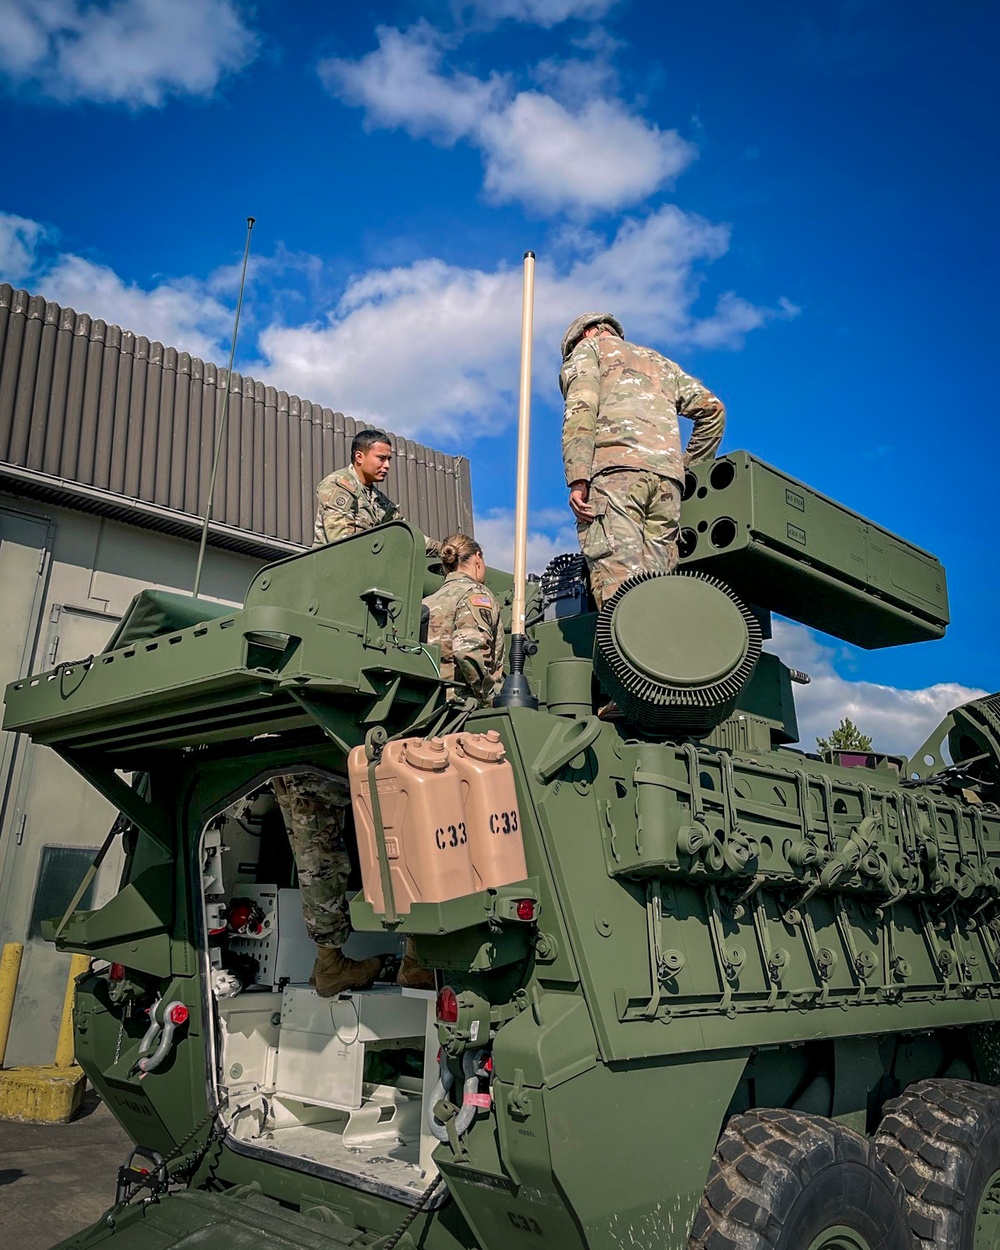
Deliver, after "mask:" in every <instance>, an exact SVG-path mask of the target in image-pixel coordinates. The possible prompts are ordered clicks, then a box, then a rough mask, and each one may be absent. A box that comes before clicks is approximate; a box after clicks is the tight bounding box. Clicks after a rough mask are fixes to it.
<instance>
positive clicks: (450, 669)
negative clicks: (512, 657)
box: [424, 534, 505, 707]
mask: <svg viewBox="0 0 1000 1250" xmlns="http://www.w3.org/2000/svg"><path fill="white" fill-rule="evenodd" d="M440 554H441V563H442V564H443V565H444V569H445V579H444V583H443V584H442V585H441V586H440V587H439V588H438V589H437V590H435V591H434V593H433V594H432V595H428V596H427V598H426V599H425V600H424V603H425V604H426V606H427V607H428V608H429V610H430V614H431V617H430V624H429V626H428V630H427V641H428V642H436V643H437V644H438V645H439V646H440V648H441V676H442V677H444V678H446V679H447V680H448V681H455V682H459V683H461V684H460V687H459V691H458V693H459V695H460V696H462V697H464V696H466V695H471V696H472V697H473V698H474V699H476V700H477V702H478V703H479V705H480V706H481V707H485V706H486V705H487V704H489V703H491V702H492V700H493V696H494V694H496V692H497V691H498V690H499V689H500V686H501V685H502V683H503V660H504V643H505V640H504V632H503V622H502V621H501V619H500V604H499V603H498V602H497V599H496V596H495V595H494V594H493V592H492V591H491V590H490V589H489V587H488V586H486V585H484V580H485V577H486V561H485V560H484V559H483V549H482V547H480V545H479V543H477V542H476V540H475V539H474V538H470V537H469V535H468V534H452V535H451V537H450V538H446V539H445V540H444V542H443V543H442V544H441V553H440ZM449 696H450V697H454V694H453V692H451V691H449Z"/></svg>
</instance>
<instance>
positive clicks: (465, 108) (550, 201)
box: [319, 22, 696, 215]
mask: <svg viewBox="0 0 1000 1250" xmlns="http://www.w3.org/2000/svg"><path fill="white" fill-rule="evenodd" d="M376 34H377V36H378V41H379V46H378V47H377V48H376V49H375V51H373V52H369V53H368V54H367V55H366V56H364V57H362V58H360V60H357V61H350V60H344V59H331V60H327V61H324V62H322V64H321V65H320V67H319V74H320V78H321V80H322V81H323V83H324V85H325V86H326V88H327V90H328V91H330V92H331V94H333V95H336V96H338V97H339V98H340V99H342V100H343V101H344V102H345V103H347V104H350V105H353V106H355V107H360V108H363V109H364V110H365V124H366V125H367V126H370V127H380V126H381V127H390V128H392V127H398V128H401V129H403V130H405V131H406V132H407V133H408V134H411V135H414V136H420V137H427V138H430V139H432V140H433V141H435V142H437V143H441V144H446V145H450V144H453V143H455V142H456V141H457V140H459V139H466V140H468V141H469V142H470V143H472V144H473V145H475V146H476V147H478V148H479V149H480V151H481V153H482V156H483V160H484V163H485V182H484V185H485V189H486V191H487V193H488V194H489V195H490V196H492V197H493V198H494V199H497V200H501V201H507V200H513V199H517V200H521V201H523V202H525V203H527V204H530V205H533V206H535V207H537V208H541V209H545V210H547V211H556V210H560V209H566V210H568V211H569V212H571V213H574V214H577V215H582V214H587V213H594V212H604V211H610V210H612V209H617V208H621V207H623V206H625V205H628V204H634V203H636V202H638V201H640V200H643V199H645V198H646V197H647V196H649V195H650V194H652V193H653V192H654V191H656V190H658V189H659V188H661V187H663V186H665V185H668V184H669V183H670V182H671V181H672V180H673V179H674V178H675V177H676V176H677V174H679V173H680V172H681V170H683V169H684V168H685V167H686V166H687V165H688V164H690V162H691V161H692V160H693V159H694V157H695V155H696V151H695V148H694V147H693V146H692V145H691V144H690V143H688V142H687V140H685V139H683V138H681V136H680V135H679V134H678V133H677V132H676V131H675V130H660V129H659V128H658V127H656V126H653V125H651V124H650V123H648V122H647V121H646V120H645V119H644V118H642V117H639V116H638V115H636V114H635V113H631V112H629V110H628V109H627V108H626V106H625V105H624V104H623V103H622V102H621V101H620V100H618V99H616V98H613V97H608V96H600V95H597V96H588V97H587V98H586V99H583V100H581V99H580V98H579V97H580V96H581V94H582V93H581V91H580V85H581V82H582V81H584V80H585V79H586V78H587V76H588V73H589V74H590V82H591V84H592V90H593V91H597V90H599V88H600V84H601V83H602V81H607V79H608V72H607V69H606V67H605V66H603V65H601V64H599V63H598V64H597V65H596V66H595V67H594V68H593V69H592V70H591V69H588V67H587V63H585V62H574V63H573V69H572V70H570V69H568V68H566V67H563V69H561V70H557V68H556V67H555V65H554V63H553V62H551V61H548V62H544V63H543V66H542V67H541V72H542V77H544V78H547V79H548V80H549V81H550V82H558V83H561V84H562V85H563V87H564V88H565V91H564V92H563V94H564V95H565V102H560V101H559V100H557V99H556V98H554V97H553V96H551V95H546V94H544V93H542V92H539V91H522V92H518V93H517V94H513V93H512V88H511V86H510V83H509V81H508V80H506V79H504V78H502V77H500V76H498V75H496V74H494V75H491V77H490V78H489V79H481V78H477V77H475V76H474V75H472V74H467V73H463V72H454V73H443V72H441V64H442V61H443V58H444V53H445V51H446V42H447V41H446V40H445V38H444V36H442V35H441V34H440V33H439V32H437V31H435V30H434V29H433V28H432V27H430V26H428V25H427V24H426V23H425V22H421V23H419V24H418V25H417V26H415V27H413V28H412V29H411V30H409V31H406V32H405V33H404V32H402V31H399V30H396V29H394V28H392V27H388V26H380V27H378V28H377V31H376Z"/></svg>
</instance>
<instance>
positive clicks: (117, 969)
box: [108, 964, 125, 981]
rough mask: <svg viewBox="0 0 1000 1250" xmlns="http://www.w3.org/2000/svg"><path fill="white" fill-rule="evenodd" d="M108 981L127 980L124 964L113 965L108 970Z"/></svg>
mask: <svg viewBox="0 0 1000 1250" xmlns="http://www.w3.org/2000/svg"><path fill="white" fill-rule="evenodd" d="M108 980H109V981H124V980H125V965H124V964H112V965H111V967H110V968H109V969H108Z"/></svg>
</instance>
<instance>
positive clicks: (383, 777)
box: [347, 738, 479, 915]
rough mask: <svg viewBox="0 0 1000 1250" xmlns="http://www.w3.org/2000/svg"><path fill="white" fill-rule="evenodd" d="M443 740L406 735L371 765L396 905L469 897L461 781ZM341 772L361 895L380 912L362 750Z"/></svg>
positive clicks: (471, 878) (471, 883)
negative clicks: (355, 845)
mask: <svg viewBox="0 0 1000 1250" xmlns="http://www.w3.org/2000/svg"><path fill="white" fill-rule="evenodd" d="M452 755H453V752H452V751H451V749H450V748H449V746H448V745H447V744H446V743H445V741H444V740H443V739H441V738H405V739H403V740H401V741H398V742H390V743H388V744H387V745H386V748H385V750H384V751H383V753H382V758H381V760H380V761H379V764H378V767H377V768H376V770H375V779H376V784H377V786H378V797H379V805H380V808H381V812H382V825H383V828H384V830H385V844H386V852H387V858H388V860H389V872H390V875H391V880H392V886H393V893H394V895H395V902H396V910H397V911H398V912H399V913H400V914H401V915H405V914H406V913H407V912H408V911H409V910H410V908H411V907H412V905H413V904H414V903H443V902H444V901H445V900H446V899H449V898H460V897H461V896H462V895H464V894H474V893H475V892H476V890H477V889H478V888H479V887H478V886H477V884H476V874H475V872H474V870H473V865H472V855H471V848H470V839H469V830H468V823H467V821H466V816H465V807H464V804H463V802H462V780H461V775H460V774H459V772H458V770H457V769H456V768H455V767H454V764H453V760H452ZM347 774H348V779H349V781H350V786H351V804H352V806H353V809H354V824H355V829H356V832H357V839H358V858H359V860H360V863H361V877H362V882H363V885H364V896H365V898H366V899H367V900H368V902H369V903H371V905H372V907H373V908H374V909H375V910H376V911H384V910H385V900H384V899H383V896H382V878H381V875H380V873H379V862H378V847H377V845H376V841H375V820H374V817H373V815H372V806H371V794H370V790H369V785H368V761H367V759H366V758H365V751H364V747H355V748H354V750H353V751H352V752H351V754H350V756H349V757H348V761H347Z"/></svg>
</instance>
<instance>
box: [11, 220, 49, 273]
mask: <svg viewBox="0 0 1000 1250" xmlns="http://www.w3.org/2000/svg"><path fill="white" fill-rule="evenodd" d="M43 235H44V230H43V229H42V227H41V226H40V225H39V224H38V222H37V221H29V220H28V218H27V217H17V216H15V215H14V214H13V213H0V280H2V281H4V282H12V283H14V284H15V285H16V284H17V283H19V282H23V281H25V279H26V278H27V277H28V275H29V274H30V273H31V270H32V268H33V266H34V263H35V249H36V248H37V246H38V243H39V241H40V240H41V238H42V237H43Z"/></svg>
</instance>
